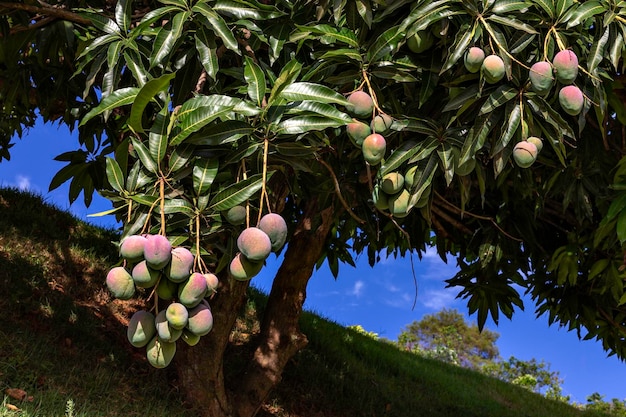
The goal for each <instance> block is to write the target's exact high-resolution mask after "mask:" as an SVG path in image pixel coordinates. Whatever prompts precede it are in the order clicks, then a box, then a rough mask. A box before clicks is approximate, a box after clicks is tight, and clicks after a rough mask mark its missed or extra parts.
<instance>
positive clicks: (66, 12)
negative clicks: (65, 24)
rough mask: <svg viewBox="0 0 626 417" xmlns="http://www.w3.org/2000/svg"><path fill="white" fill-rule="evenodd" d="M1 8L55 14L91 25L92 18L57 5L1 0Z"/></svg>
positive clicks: (70, 20)
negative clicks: (3, 0)
mask: <svg viewBox="0 0 626 417" xmlns="http://www.w3.org/2000/svg"><path fill="white" fill-rule="evenodd" d="M0 8H4V9H8V10H23V11H25V12H30V13H34V14H38V15H43V16H54V17H56V18H59V19H63V20H67V21H69V22H74V23H79V24H81V25H91V20H89V19H87V18H84V17H83V16H81V15H79V14H77V13H74V12H71V11H69V10H65V9H60V8H57V7H39V6H33V5H32V4H24V3H9V2H0Z"/></svg>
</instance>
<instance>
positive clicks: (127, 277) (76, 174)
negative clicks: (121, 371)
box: [0, 0, 626, 417]
mask: <svg viewBox="0 0 626 417" xmlns="http://www.w3.org/2000/svg"><path fill="white" fill-rule="evenodd" d="M0 9H2V11H3V14H2V16H0V24H1V28H2V37H3V42H2V45H1V49H0V56H1V57H2V58H1V61H0V62H1V65H0V71H1V76H0V97H2V118H1V119H0V123H1V126H2V132H3V137H2V140H1V141H0V155H2V157H3V158H5V159H9V157H10V147H11V146H12V142H11V141H12V140H13V138H14V137H15V136H20V135H21V133H22V131H23V129H25V128H27V127H29V126H31V125H32V124H33V123H34V120H35V118H36V117H37V115H38V114H39V115H41V116H42V117H43V118H44V120H46V121H59V122H61V123H65V124H67V125H68V126H70V127H71V128H73V129H78V133H79V141H80V149H78V150H77V151H74V152H68V153H65V154H62V155H59V156H58V157H57V159H58V160H61V161H66V162H67V165H66V166H65V167H64V168H62V169H61V170H60V171H59V172H58V173H57V175H56V176H55V177H54V178H53V180H52V183H51V188H55V187H58V186H59V185H60V184H62V183H64V182H65V181H71V182H70V196H69V198H70V201H74V200H76V199H77V198H78V197H79V195H80V194H81V192H82V193H83V197H84V199H85V201H86V202H87V203H89V201H90V199H91V196H92V194H93V192H94V191H97V192H99V193H100V194H102V195H103V196H105V197H106V198H108V199H110V200H111V202H112V204H113V208H112V210H111V211H110V213H109V214H110V215H114V216H116V218H117V219H118V220H120V221H121V222H122V224H123V230H122V231H121V236H120V242H119V244H120V261H119V263H117V264H116V265H112V267H111V272H110V273H109V275H108V276H107V277H106V282H107V285H108V287H109V289H110V291H111V293H112V294H113V295H114V296H116V297H119V298H122V299H128V298H133V297H141V298H143V299H145V300H146V302H147V305H148V306H149V307H148V309H147V310H145V311H142V312H138V313H137V315H136V316H133V317H132V318H131V320H130V323H129V325H130V327H129V330H128V336H129V341H130V343H131V344H132V345H133V346H136V348H137V349H143V350H145V353H146V357H147V360H148V362H149V363H151V364H152V365H154V366H157V367H165V366H174V367H175V369H176V371H177V373H178V375H179V383H180V384H181V386H182V388H183V390H182V391H183V392H184V393H185V395H186V396H187V398H188V400H189V401H190V403H192V404H194V405H197V406H198V407H199V409H200V410H202V412H203V413H204V414H205V415H208V416H213V417H217V416H229V415H233V416H240V417H244V416H252V415H254V414H255V413H256V412H257V411H258V409H259V407H260V406H261V405H262V403H263V401H264V400H265V399H266V398H267V396H268V394H269V393H270V391H271V389H272V387H274V386H275V385H276V384H277V383H278V382H279V381H280V378H281V373H282V370H283V368H284V367H285V365H286V364H287V363H288V361H289V360H290V359H291V358H292V357H293V355H294V354H296V353H297V352H298V351H299V350H301V349H302V348H303V347H305V346H306V343H307V339H306V336H305V335H304V334H302V333H301V332H300V330H299V327H298V318H299V316H300V313H301V311H302V305H303V302H304V300H305V296H306V287H307V282H308V280H309V278H310V277H311V274H312V272H313V270H314V268H315V267H316V266H319V265H321V264H322V263H324V262H328V265H329V266H330V269H331V271H333V273H334V274H335V275H338V273H339V265H340V263H348V264H353V260H352V257H353V256H354V255H355V254H360V253H364V254H365V255H366V256H367V257H368V259H369V261H370V263H371V264H375V263H376V262H378V261H379V260H380V258H381V256H388V255H394V256H396V255H401V256H404V255H409V254H416V255H417V256H420V254H421V253H423V251H425V250H426V248H427V247H429V246H434V247H436V249H437V252H438V253H439V255H440V256H441V257H442V258H443V259H444V260H448V259H449V258H452V259H456V262H457V263H458V266H459V272H458V273H457V274H456V275H455V276H454V277H451V278H450V279H448V280H447V283H448V285H449V286H452V287H455V288H458V289H459V297H462V298H464V299H466V300H467V306H468V310H469V312H470V313H476V314H477V318H478V323H479V326H480V327H482V326H483V325H484V323H485V321H486V320H487V317H488V316H489V315H490V316H491V317H492V319H493V320H494V321H495V322H496V323H497V322H498V320H499V318H500V314H503V315H504V316H506V317H511V316H512V315H513V313H514V310H515V308H516V307H517V308H523V304H522V301H521V298H520V291H526V292H528V293H529V294H530V295H531V296H532V298H533V300H534V301H535V304H536V309H537V314H544V313H546V314H547V315H548V317H549V320H550V322H551V323H553V322H555V323H559V325H562V326H567V327H568V328H570V329H576V330H577V331H578V332H579V334H580V336H581V337H583V333H581V332H584V338H587V339H591V338H595V339H598V340H599V341H600V342H601V343H602V345H603V347H604V348H605V349H606V350H607V351H609V352H610V353H612V354H616V355H618V356H619V357H622V358H624V357H626V344H625V343H624V336H625V334H624V323H625V321H626V319H625V317H626V307H624V304H625V303H626V295H625V292H624V278H625V274H624V269H625V261H624V259H625V252H624V241H626V192H625V190H626V164H625V163H624V162H623V159H622V155H623V153H624V151H625V150H626V148H625V147H626V136H625V135H626V133H625V132H626V128H625V126H624V125H625V123H626V113H625V107H624V97H626V95H625V94H624V86H623V80H624V78H623V76H622V73H623V69H624V59H623V54H624V39H625V36H626V20H625V19H626V3H624V2H618V1H616V0H588V1H580V2H574V1H573V0H457V1H447V0H446V1H444V0H440V1H430V0H411V1H409V0H396V1H393V2H392V1H389V2H386V1H379V0H375V1H370V0H355V1H350V0H337V1H332V2H331V1H317V2H312V1H306V0H276V1H257V0H161V1H143V2H132V1H130V0H120V1H118V2H117V3H114V2H111V1H106V2H101V3H97V2H82V1H74V0H65V1H63V0H62V1H59V2H58V3H55V4H52V5H51V4H47V3H43V2H40V3H36V4H35V3H32V2H24V3H21V2H1V3H0ZM272 251H273V252H276V253H281V252H282V253H283V254H284V258H283V259H284V260H283V261H282V264H281V266H280V268H279V270H278V273H277V274H276V277H275V278H274V281H273V286H272V289H271V292H270V294H269V299H268V302H267V308H266V309H265V311H264V317H263V320H262V325H261V331H260V334H259V335H258V337H256V338H255V339H254V340H253V341H252V342H250V343H251V345H250V346H249V347H250V350H249V351H250V352H252V353H251V354H250V357H249V362H248V366H247V369H246V370H245V371H244V372H243V373H242V374H241V375H231V374H230V373H228V372H225V369H226V370H228V369H230V368H229V366H228V363H225V362H224V357H225V356H224V354H225V352H226V351H227V350H228V348H229V334H230V332H231V329H232V328H233V324H234V322H235V318H236V316H237V313H238V312H239V310H240V307H241V306H242V304H243V303H244V301H245V299H246V290H247V287H248V285H249V282H250V280H251V279H254V278H253V277H254V275H256V274H258V273H259V271H260V270H261V269H262V268H263V266H264V263H265V262H267V259H268V257H269V256H273V255H270V253H271V252H272ZM407 279H411V278H410V277H408V278H407ZM225 373H226V374H227V375H228V377H225Z"/></svg>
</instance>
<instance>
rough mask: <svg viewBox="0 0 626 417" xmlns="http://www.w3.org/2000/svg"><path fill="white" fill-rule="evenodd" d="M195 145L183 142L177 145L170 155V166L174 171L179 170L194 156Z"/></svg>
mask: <svg viewBox="0 0 626 417" xmlns="http://www.w3.org/2000/svg"><path fill="white" fill-rule="evenodd" d="M194 149H195V146H191V145H188V144H183V145H181V146H177V147H175V148H174V150H173V151H172V154H171V155H170V157H169V161H168V162H169V168H170V171H172V172H177V171H179V170H181V169H182V168H184V167H185V165H187V162H189V160H190V159H191V158H192V157H193V152H194Z"/></svg>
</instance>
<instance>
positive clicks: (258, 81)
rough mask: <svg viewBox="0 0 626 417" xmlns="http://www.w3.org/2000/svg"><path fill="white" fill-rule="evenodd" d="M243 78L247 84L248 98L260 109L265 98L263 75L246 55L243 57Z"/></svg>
mask: <svg viewBox="0 0 626 417" xmlns="http://www.w3.org/2000/svg"><path fill="white" fill-rule="evenodd" d="M243 77H244V79H245V80H246V83H248V96H249V97H250V99H251V100H252V101H254V102H256V104H257V106H259V107H261V104H262V102H263V99H264V98H265V88H266V85H265V73H264V72H263V70H262V69H261V67H259V66H258V65H257V64H256V63H255V62H254V60H253V59H252V58H250V57H249V56H248V55H246V56H245V57H244V65H243Z"/></svg>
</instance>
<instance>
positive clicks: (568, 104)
mask: <svg viewBox="0 0 626 417" xmlns="http://www.w3.org/2000/svg"><path fill="white" fill-rule="evenodd" d="M559 104H560V105H561V108H562V109H563V110H564V111H565V113H567V114H569V115H572V116H577V115H579V114H580V112H581V111H582V110H583V106H584V104H585V97H584V96H583V92H582V91H581V90H580V88H578V87H576V86H575V85H566V86H565V87H563V88H561V90H559Z"/></svg>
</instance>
